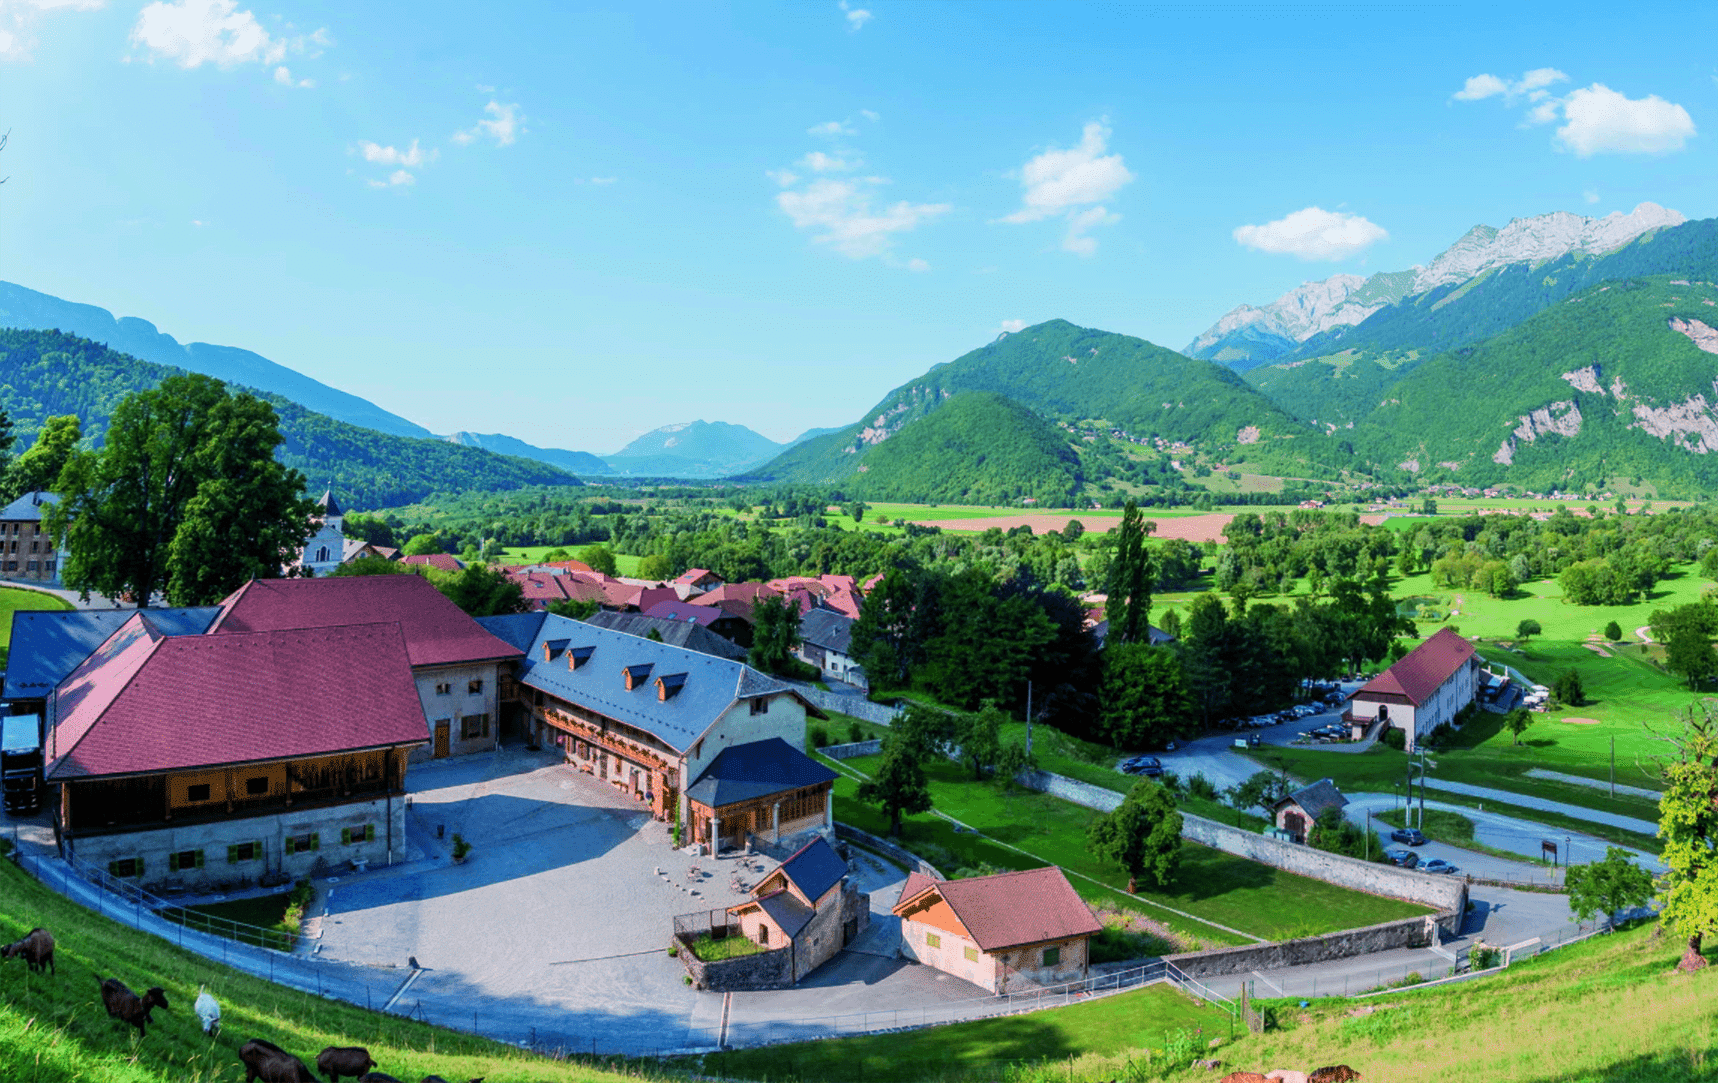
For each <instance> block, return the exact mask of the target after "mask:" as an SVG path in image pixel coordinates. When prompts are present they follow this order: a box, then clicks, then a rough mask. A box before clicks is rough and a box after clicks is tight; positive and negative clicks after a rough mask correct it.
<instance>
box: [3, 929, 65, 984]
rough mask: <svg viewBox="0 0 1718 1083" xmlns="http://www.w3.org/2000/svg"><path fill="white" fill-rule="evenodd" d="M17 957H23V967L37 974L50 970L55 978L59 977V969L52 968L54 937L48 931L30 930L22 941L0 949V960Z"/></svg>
mask: <svg viewBox="0 0 1718 1083" xmlns="http://www.w3.org/2000/svg"><path fill="white" fill-rule="evenodd" d="M19 955H22V956H23V957H24V965H25V966H27V967H29V968H30V969H31V970H33V971H36V972H38V973H40V972H41V971H43V970H51V971H53V974H54V976H55V977H56V978H57V977H59V975H60V972H59V969H58V968H57V967H55V966H54V937H53V934H52V933H50V932H48V930H46V929H43V928H40V927H37V928H34V929H31V930H30V931H29V932H28V933H27V934H25V936H24V939H22V940H19V941H17V942H15V943H12V944H7V945H6V946H5V947H3V948H0V959H11V958H15V957H17V956H19Z"/></svg>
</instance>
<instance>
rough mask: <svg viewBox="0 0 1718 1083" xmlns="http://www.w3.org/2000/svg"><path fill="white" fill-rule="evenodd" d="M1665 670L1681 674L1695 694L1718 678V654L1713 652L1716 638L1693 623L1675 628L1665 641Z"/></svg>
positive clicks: (1684, 623)
mask: <svg viewBox="0 0 1718 1083" xmlns="http://www.w3.org/2000/svg"><path fill="white" fill-rule="evenodd" d="M1664 668H1666V669H1668V670H1670V671H1671V672H1672V673H1678V674H1681V675H1682V678H1683V680H1685V681H1687V682H1688V687H1689V689H1690V690H1691V691H1692V690H1693V689H1696V688H1698V687H1700V685H1702V684H1703V683H1705V682H1706V681H1709V680H1711V679H1712V678H1713V677H1714V676H1718V654H1714V653H1713V651H1712V638H1711V637H1710V636H1708V635H1707V634H1706V632H1705V631H1704V630H1703V629H1701V628H1700V627H1699V626H1698V625H1697V624H1695V623H1694V622H1693V621H1679V622H1677V623H1676V624H1674V625H1672V626H1671V629H1670V635H1669V636H1668V637H1667V638H1666V639H1665V641H1664Z"/></svg>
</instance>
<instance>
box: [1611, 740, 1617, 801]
mask: <svg viewBox="0 0 1718 1083" xmlns="http://www.w3.org/2000/svg"><path fill="white" fill-rule="evenodd" d="M1616 796H1617V735H1616V734H1614V733H1613V734H1611V799H1612V800H1613V801H1614V800H1616Z"/></svg>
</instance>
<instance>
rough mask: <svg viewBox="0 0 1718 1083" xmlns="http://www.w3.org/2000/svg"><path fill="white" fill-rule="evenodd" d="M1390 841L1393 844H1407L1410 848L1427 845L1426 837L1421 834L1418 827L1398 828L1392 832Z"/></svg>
mask: <svg viewBox="0 0 1718 1083" xmlns="http://www.w3.org/2000/svg"><path fill="white" fill-rule="evenodd" d="M1390 839H1391V841H1392V842H1405V843H1407V844H1408V845H1409V846H1424V845H1425V843H1426V836H1424V835H1422V834H1420V829H1419V828H1417V827H1398V828H1397V829H1396V830H1394V831H1392V832H1390Z"/></svg>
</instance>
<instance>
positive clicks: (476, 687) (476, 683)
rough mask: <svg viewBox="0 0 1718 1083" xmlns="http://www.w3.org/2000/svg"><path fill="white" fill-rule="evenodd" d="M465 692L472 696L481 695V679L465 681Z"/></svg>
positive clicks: (475, 678)
mask: <svg viewBox="0 0 1718 1083" xmlns="http://www.w3.org/2000/svg"><path fill="white" fill-rule="evenodd" d="M465 690H466V691H467V692H469V693H470V694H471V695H474V696H476V695H481V694H482V693H483V678H482V677H474V678H472V679H471V680H469V681H466V682H465Z"/></svg>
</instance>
